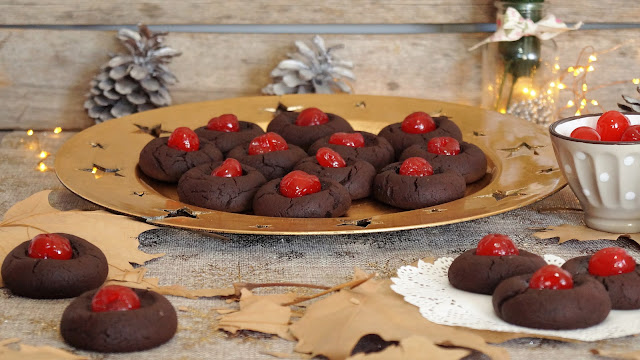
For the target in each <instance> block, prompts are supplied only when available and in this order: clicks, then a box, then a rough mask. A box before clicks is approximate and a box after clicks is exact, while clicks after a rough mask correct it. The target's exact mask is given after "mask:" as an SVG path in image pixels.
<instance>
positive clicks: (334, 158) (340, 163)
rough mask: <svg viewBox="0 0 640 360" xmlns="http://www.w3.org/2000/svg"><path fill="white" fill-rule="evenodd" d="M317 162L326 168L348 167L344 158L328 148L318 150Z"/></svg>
mask: <svg viewBox="0 0 640 360" xmlns="http://www.w3.org/2000/svg"><path fill="white" fill-rule="evenodd" d="M316 160H318V164H320V165H322V166H324V167H326V168H342V167H345V166H347V163H346V162H345V161H344V159H343V158H342V156H340V154H338V153H337V152H335V151H333V150H332V149H329V148H328V147H322V148H320V149H318V151H317V152H316Z"/></svg>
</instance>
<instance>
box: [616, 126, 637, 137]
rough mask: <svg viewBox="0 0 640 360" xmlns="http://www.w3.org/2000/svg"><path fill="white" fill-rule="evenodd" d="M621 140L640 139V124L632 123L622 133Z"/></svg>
mask: <svg viewBox="0 0 640 360" xmlns="http://www.w3.org/2000/svg"><path fill="white" fill-rule="evenodd" d="M620 141H640V125H631V126H629V127H628V128H627V130H625V131H624V133H622V137H621V138H620Z"/></svg>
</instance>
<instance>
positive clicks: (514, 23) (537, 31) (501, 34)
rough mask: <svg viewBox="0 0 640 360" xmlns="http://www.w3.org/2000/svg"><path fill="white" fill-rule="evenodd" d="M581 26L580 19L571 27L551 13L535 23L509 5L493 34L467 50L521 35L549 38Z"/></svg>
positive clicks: (512, 39)
mask: <svg viewBox="0 0 640 360" xmlns="http://www.w3.org/2000/svg"><path fill="white" fill-rule="evenodd" d="M581 26H582V21H581V22H579V23H577V24H575V25H574V26H572V27H568V26H567V25H566V24H565V23H563V22H562V21H560V20H559V19H557V18H556V17H555V16H553V15H547V16H545V17H544V18H542V19H541V20H540V21H538V22H537V23H534V22H533V20H531V19H525V18H523V17H522V15H520V13H519V12H518V10H516V9H514V8H512V7H509V8H507V11H505V14H504V19H502V21H501V20H500V19H498V29H497V30H496V32H495V33H493V35H491V36H489V37H488V38H486V39H484V40H482V41H481V42H479V43H477V44H475V45H474V46H472V47H471V48H469V51H471V50H475V49H477V48H479V47H480V46H482V45H484V44H486V43H490V42H496V41H516V40H518V39H520V38H521V37H523V36H536V37H538V38H539V39H540V40H549V39H551V38H553V37H554V36H557V35H559V34H561V33H563V32H565V31H570V30H577V29H579V28H580V27H581Z"/></svg>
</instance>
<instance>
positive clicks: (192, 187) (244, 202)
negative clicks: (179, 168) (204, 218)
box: [178, 161, 267, 212]
mask: <svg viewBox="0 0 640 360" xmlns="http://www.w3.org/2000/svg"><path fill="white" fill-rule="evenodd" d="M221 164H222V161H218V162H215V163H209V164H203V165H199V166H196V167H194V168H193V169H191V170H189V171H187V172H186V173H185V174H184V175H182V177H181V178H180V181H179V182H178V196H179V197H180V201H182V202H185V203H187V204H192V205H196V206H200V207H204V208H207V209H213V210H218V211H226V212H244V211H249V210H251V205H252V203H253V196H254V195H255V193H256V191H258V189H259V188H260V186H262V185H263V184H264V183H266V182H267V179H266V178H265V177H264V175H262V173H260V172H259V171H258V170H256V169H255V168H253V167H251V166H248V165H242V176H237V177H219V176H213V175H211V172H212V171H213V170H214V169H215V168H217V167H218V166H220V165H221Z"/></svg>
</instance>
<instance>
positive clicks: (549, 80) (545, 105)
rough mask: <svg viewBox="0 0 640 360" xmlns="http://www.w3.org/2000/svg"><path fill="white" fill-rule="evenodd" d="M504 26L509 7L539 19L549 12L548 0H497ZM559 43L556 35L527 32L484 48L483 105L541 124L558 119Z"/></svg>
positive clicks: (499, 20) (499, 17) (498, 17)
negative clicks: (524, 34)
mask: <svg viewBox="0 0 640 360" xmlns="http://www.w3.org/2000/svg"><path fill="white" fill-rule="evenodd" d="M495 6H496V8H497V16H496V18H497V24H498V26H500V24H502V22H503V19H504V14H505V12H506V10H507V9H508V8H509V7H512V8H514V9H516V10H517V11H518V12H519V13H520V15H522V17H523V18H525V19H531V20H532V21H533V22H537V21H539V20H540V19H542V18H543V17H544V16H545V12H546V8H547V4H546V3H544V0H521V1H517V0H512V1H497V2H496V3H495ZM558 70H559V65H558V57H557V45H556V43H555V41H554V40H553V39H551V40H540V39H539V38H537V37H535V36H523V37H522V38H520V39H518V40H516V41H499V42H491V43H488V44H486V45H485V46H484V48H483V52H482V89H483V92H482V106H483V107H485V108H488V109H491V110H495V111H498V112H501V113H503V114H504V113H508V114H512V115H515V116H518V117H520V118H523V119H526V120H529V121H532V122H535V123H537V124H541V125H548V124H550V123H551V122H553V121H555V119H556V102H557V99H558V88H557V84H558Z"/></svg>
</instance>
